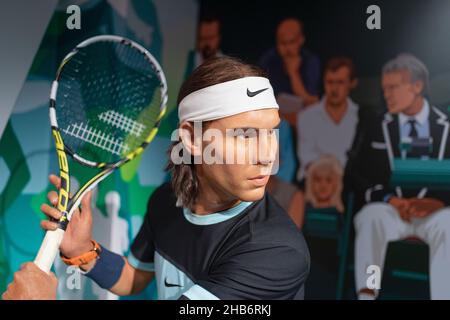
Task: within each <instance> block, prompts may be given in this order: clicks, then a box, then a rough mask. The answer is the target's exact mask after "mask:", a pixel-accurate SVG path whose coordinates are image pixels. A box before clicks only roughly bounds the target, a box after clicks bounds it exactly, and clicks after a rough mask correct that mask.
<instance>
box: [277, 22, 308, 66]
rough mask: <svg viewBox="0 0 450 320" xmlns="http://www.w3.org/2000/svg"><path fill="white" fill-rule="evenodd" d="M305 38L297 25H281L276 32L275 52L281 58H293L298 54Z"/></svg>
mask: <svg viewBox="0 0 450 320" xmlns="http://www.w3.org/2000/svg"><path fill="white" fill-rule="evenodd" d="M304 42H305V38H304V36H303V32H302V30H301V28H300V27H299V26H298V24H295V23H285V24H282V25H281V26H280V27H279V29H278V31H277V50H278V54H279V55H280V56H281V57H283V58H286V57H295V56H297V55H298V54H299V52H300V49H301V47H302V46H303V43H304Z"/></svg>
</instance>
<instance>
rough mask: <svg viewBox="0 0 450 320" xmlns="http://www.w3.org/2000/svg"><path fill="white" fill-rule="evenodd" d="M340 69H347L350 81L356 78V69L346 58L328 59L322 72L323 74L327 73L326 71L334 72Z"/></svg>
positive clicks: (350, 60)
mask: <svg viewBox="0 0 450 320" xmlns="http://www.w3.org/2000/svg"><path fill="white" fill-rule="evenodd" d="M342 67H346V68H348V70H349V71H350V80H353V79H355V78H356V69H355V65H354V63H353V61H352V59H350V58H348V57H333V58H330V59H329V60H328V61H327V63H326V64H325V68H324V70H323V74H324V75H325V73H327V71H333V72H336V71H337V70H339V69H340V68H342Z"/></svg>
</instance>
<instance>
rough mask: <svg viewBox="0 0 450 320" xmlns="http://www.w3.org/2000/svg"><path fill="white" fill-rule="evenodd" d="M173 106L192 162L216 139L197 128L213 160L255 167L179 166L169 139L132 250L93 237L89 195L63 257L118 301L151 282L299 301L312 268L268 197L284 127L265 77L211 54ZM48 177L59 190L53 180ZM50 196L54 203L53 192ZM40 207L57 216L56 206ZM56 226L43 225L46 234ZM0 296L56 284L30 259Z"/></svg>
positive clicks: (209, 294) (181, 294) (162, 292)
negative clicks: (164, 176)
mask: <svg viewBox="0 0 450 320" xmlns="http://www.w3.org/2000/svg"><path fill="white" fill-rule="evenodd" d="M178 104H179V119H180V126H179V129H180V130H179V137H180V138H181V139H180V140H181V142H182V149H183V150H187V151H188V156H187V158H188V159H192V158H196V157H197V158H198V156H199V155H202V152H201V151H202V150H205V149H206V148H207V146H208V145H210V144H211V143H212V142H211V141H200V140H207V139H201V138H200V140H199V139H198V137H196V136H195V132H194V130H195V124H197V125H198V124H199V123H200V125H201V128H202V129H203V130H209V129H214V130H215V131H214V132H216V133H217V132H218V133H223V136H224V138H223V142H224V143H222V145H221V147H218V148H216V149H215V152H214V153H215V157H216V158H217V157H218V158H219V159H222V160H223V159H224V158H225V153H227V152H231V154H233V156H235V155H239V154H241V153H245V152H248V154H249V155H256V154H257V156H256V157H255V159H256V161H250V157H251V156H249V159H248V160H249V161H246V162H244V163H231V164H230V163H228V162H224V161H222V163H221V161H218V163H208V164H207V163H205V162H206V161H200V163H197V162H194V163H189V162H186V161H184V162H183V161H182V162H181V163H179V162H177V161H175V160H174V157H173V154H174V153H175V154H176V153H178V151H176V146H180V143H174V144H173V145H172V146H171V148H170V150H169V154H170V155H171V156H170V160H169V165H168V169H169V170H170V171H171V174H172V179H171V182H170V183H166V184H164V185H162V186H160V187H159V188H158V189H157V190H156V191H155V192H154V193H153V194H152V196H151V197H150V199H149V201H148V206H147V213H146V216H145V219H144V222H143V224H142V226H141V229H140V231H139V233H138V234H137V236H136V238H135V239H134V241H133V244H132V246H131V250H130V254H129V255H128V256H127V257H122V256H120V255H117V254H115V253H112V252H110V251H108V250H107V249H106V248H103V247H101V246H100V245H98V244H97V243H96V242H95V241H91V240H92V239H91V229H92V216H91V210H90V197H91V195H90V194H88V195H87V196H86V197H85V198H84V199H83V201H82V206H81V207H82V209H81V211H77V212H76V213H75V214H74V215H73V218H72V220H71V222H70V223H69V226H68V228H67V231H66V234H65V237H64V240H63V242H62V244H61V247H60V250H61V255H62V256H63V258H64V259H63V260H64V261H65V262H66V263H69V264H75V265H78V266H79V268H80V269H81V270H82V272H83V273H85V275H86V276H87V277H89V278H91V279H93V280H94V281H95V282H96V283H97V284H99V285H100V286H101V287H102V288H106V289H108V290H110V291H111V292H113V293H115V294H118V295H131V294H136V293H138V292H140V291H141V290H143V289H144V288H145V287H146V286H147V285H148V284H149V283H150V281H151V280H152V279H153V278H154V277H155V278H156V284H157V289H158V298H159V299H191V300H193V299H302V298H303V296H304V283H305V281H306V278H307V276H308V274H309V266H310V257H309V251H308V248H307V245H306V243H305V240H304V238H303V235H302V234H301V233H300V232H299V231H298V229H297V228H296V226H295V224H294V223H293V222H292V221H291V220H290V218H289V216H288V215H287V213H286V212H285V211H284V210H283V209H282V208H281V207H280V206H279V205H278V204H277V203H276V202H275V201H274V200H273V199H272V198H271V197H270V195H268V194H267V193H265V186H266V183H267V181H268V178H269V175H270V172H271V171H272V168H273V163H274V160H275V158H276V153H277V150H276V149H277V147H278V144H277V142H276V134H275V130H274V129H275V128H276V127H277V126H278V124H279V122H280V118H279V116H278V105H277V103H276V100H275V97H274V94H273V89H272V87H271V85H270V83H269V80H268V79H267V78H265V77H264V75H263V73H262V71H260V69H257V68H256V67H253V66H250V65H247V64H244V63H242V62H240V61H238V60H236V59H233V58H228V57H221V58H213V59H211V60H209V61H207V62H205V63H204V64H202V65H201V66H200V67H198V68H197V69H196V70H195V71H194V72H193V74H192V75H191V77H190V78H189V79H187V80H186V82H185V83H184V84H183V86H182V88H181V90H180V93H179V96H178ZM249 128H252V129H253V131H252V130H250V131H248V130H247V129H249ZM227 129H242V130H227ZM229 131H230V132H231V134H230V133H229ZM263 131H264V132H265V133H264V134H261V132H263ZM249 132H250V133H249ZM252 132H257V133H258V134H252ZM219 140H220V139H218V140H217V141H219ZM253 140H255V141H256V140H258V141H257V142H258V143H251V142H252V141H253ZM273 141H275V142H276V143H272V142H273ZM258 148H259V149H266V150H257V149H258ZM261 151H264V152H261ZM183 159H186V157H183ZM142 165H145V164H142ZM50 181H51V182H52V183H53V184H54V185H55V186H56V187H57V186H58V183H59V179H58V178H57V177H56V176H51V177H50ZM48 198H49V200H50V202H51V203H52V204H56V201H57V193H56V192H55V191H53V192H50V193H49V194H48ZM41 209H42V211H43V212H44V213H45V214H46V215H48V216H50V217H53V218H58V217H59V212H58V210H57V209H55V208H54V207H51V206H49V205H47V204H44V205H42V207H41ZM55 226H56V225H55V224H54V223H53V222H51V221H43V222H42V227H43V228H44V229H54V228H55ZM80 260H83V262H84V263H83V264H81V265H80ZM3 297H4V298H7V299H34V298H44V299H53V298H55V297H56V278H55V277H54V275H47V274H45V273H43V272H41V271H40V270H39V269H37V268H36V267H35V266H34V265H33V264H32V263H27V264H25V265H24V267H23V269H22V270H21V271H18V272H17V273H16V274H15V281H14V282H13V283H12V284H10V285H9V287H8V290H7V292H6V293H5V294H4V295H3Z"/></svg>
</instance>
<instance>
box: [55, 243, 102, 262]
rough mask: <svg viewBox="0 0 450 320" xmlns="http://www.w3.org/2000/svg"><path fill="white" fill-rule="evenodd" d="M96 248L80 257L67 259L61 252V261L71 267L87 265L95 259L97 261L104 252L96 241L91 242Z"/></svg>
mask: <svg viewBox="0 0 450 320" xmlns="http://www.w3.org/2000/svg"><path fill="white" fill-rule="evenodd" d="M91 242H92V244H93V246H94V248H93V249H92V250H91V251H88V252H86V253H83V254H82V255H79V256H78V257H73V258H67V257H66V256H64V255H63V254H62V253H61V252H60V253H59V255H60V257H61V260H62V261H63V262H64V263H65V264H67V265H69V266H81V265H83V264H87V263H89V262H91V261H92V260H94V259H97V258H98V256H99V255H100V252H101V251H102V248H101V247H100V245H99V244H98V243H97V241H95V240H91Z"/></svg>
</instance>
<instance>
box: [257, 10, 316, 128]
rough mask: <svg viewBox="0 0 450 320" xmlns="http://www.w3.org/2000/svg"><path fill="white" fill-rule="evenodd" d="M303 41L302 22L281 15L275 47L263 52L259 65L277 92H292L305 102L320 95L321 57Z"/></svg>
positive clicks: (314, 100) (310, 102)
mask: <svg viewBox="0 0 450 320" xmlns="http://www.w3.org/2000/svg"><path fill="white" fill-rule="evenodd" d="M304 43H305V35H304V33H303V23H302V22H301V21H300V20H298V19H294V18H288V19H284V20H282V21H281V22H280V23H279V24H278V27H277V31H276V48H273V49H271V50H270V51H268V52H266V53H265V54H264V55H263V56H262V57H261V59H260V62H259V65H260V66H261V67H262V68H263V69H264V70H265V71H266V72H267V73H268V74H269V79H270V82H271V83H272V85H273V89H274V92H275V95H276V96H278V95H279V94H281V93H287V94H291V95H295V96H297V97H299V98H300V100H301V102H302V104H303V105H305V106H308V105H311V104H313V103H315V102H316V101H317V100H318V97H319V86H320V61H319V58H318V57H317V56H316V55H314V54H313V53H312V52H310V51H309V50H308V49H306V48H304V47H303V45H304ZM280 111H283V110H280ZM293 124H294V123H293Z"/></svg>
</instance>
